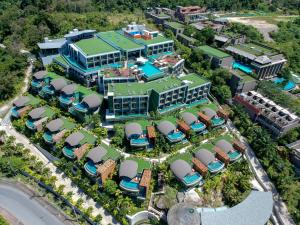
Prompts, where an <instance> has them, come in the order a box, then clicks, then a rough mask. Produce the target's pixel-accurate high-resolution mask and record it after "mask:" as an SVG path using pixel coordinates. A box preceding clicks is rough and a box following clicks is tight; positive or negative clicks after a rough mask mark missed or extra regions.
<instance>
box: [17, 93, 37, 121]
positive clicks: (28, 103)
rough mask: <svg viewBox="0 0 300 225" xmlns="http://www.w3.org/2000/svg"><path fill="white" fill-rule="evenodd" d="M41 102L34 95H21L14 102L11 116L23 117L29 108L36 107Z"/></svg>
mask: <svg viewBox="0 0 300 225" xmlns="http://www.w3.org/2000/svg"><path fill="white" fill-rule="evenodd" d="M39 104H40V100H39V99H38V98H35V97H33V96H32V95H27V96H21V97H19V98H18V99H17V100H16V101H14V102H13V107H12V109H11V117H13V118H21V117H23V116H25V114H26V113H27V112H29V110H31V109H32V108H35V107H36V106H38V105H39Z"/></svg>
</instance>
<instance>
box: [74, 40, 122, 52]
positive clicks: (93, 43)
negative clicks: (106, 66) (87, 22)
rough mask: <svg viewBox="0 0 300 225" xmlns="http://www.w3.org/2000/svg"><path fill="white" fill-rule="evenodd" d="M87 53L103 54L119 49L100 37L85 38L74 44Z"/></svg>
mask: <svg viewBox="0 0 300 225" xmlns="http://www.w3.org/2000/svg"><path fill="white" fill-rule="evenodd" d="M74 45H75V46H76V47H77V48H79V49H80V50H81V51H82V52H83V53H84V54H85V55H87V56H92V55H101V54H104V53H109V52H115V51H117V50H116V49H115V48H114V47H112V46H111V45H109V44H107V43H106V42H105V41H103V40H101V39H99V38H91V39H83V40H80V41H78V42H76V43H75V44H74Z"/></svg>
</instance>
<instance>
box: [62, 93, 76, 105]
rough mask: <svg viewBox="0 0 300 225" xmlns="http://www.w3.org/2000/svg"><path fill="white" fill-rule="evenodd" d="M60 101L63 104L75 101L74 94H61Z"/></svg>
mask: <svg viewBox="0 0 300 225" xmlns="http://www.w3.org/2000/svg"><path fill="white" fill-rule="evenodd" d="M59 101H60V102H61V103H63V104H66V105H69V104H71V103H72V102H73V96H65V95H61V96H59Z"/></svg>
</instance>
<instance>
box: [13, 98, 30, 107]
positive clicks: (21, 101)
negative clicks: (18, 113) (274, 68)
mask: <svg viewBox="0 0 300 225" xmlns="http://www.w3.org/2000/svg"><path fill="white" fill-rule="evenodd" d="M29 101H30V99H29V97H27V96H21V97H20V98H18V99H17V100H16V101H14V103H13V105H14V106H16V107H22V106H24V105H25V104H26V103H27V102H29Z"/></svg>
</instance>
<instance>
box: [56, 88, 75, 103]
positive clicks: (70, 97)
mask: <svg viewBox="0 0 300 225" xmlns="http://www.w3.org/2000/svg"><path fill="white" fill-rule="evenodd" d="M77 88H78V86H77V85H76V84H68V85H67V86H65V87H64V88H63V89H61V94H60V96H59V98H58V99H59V102H60V105H61V106H62V107H65V108H67V107H69V106H70V105H72V103H73V102H74V101H75V100H76V96H75V94H76V91H77Z"/></svg>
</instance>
